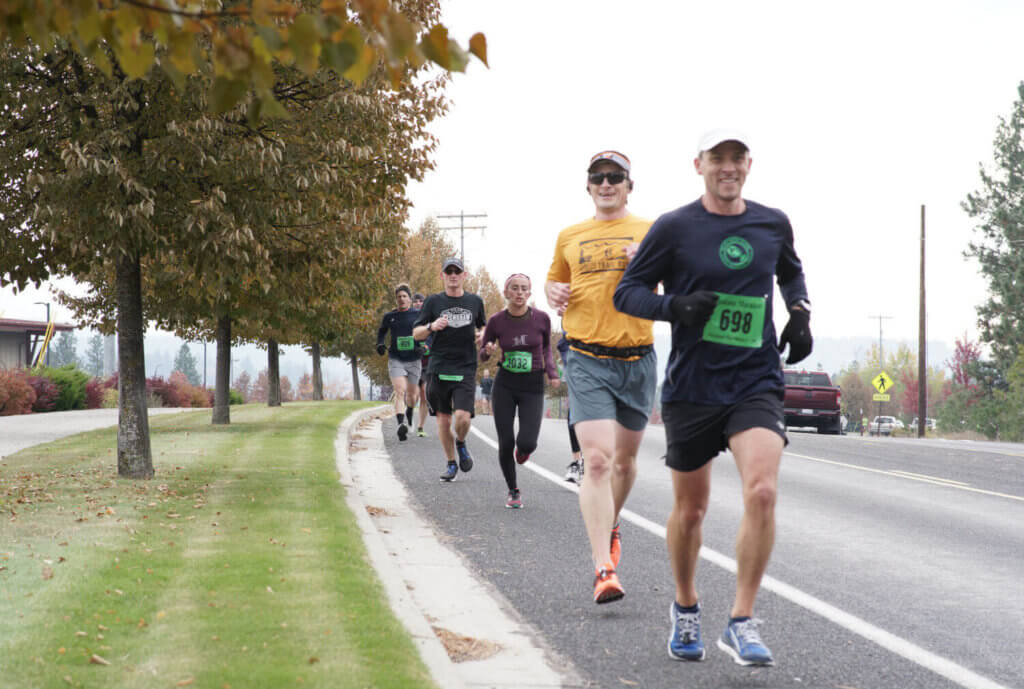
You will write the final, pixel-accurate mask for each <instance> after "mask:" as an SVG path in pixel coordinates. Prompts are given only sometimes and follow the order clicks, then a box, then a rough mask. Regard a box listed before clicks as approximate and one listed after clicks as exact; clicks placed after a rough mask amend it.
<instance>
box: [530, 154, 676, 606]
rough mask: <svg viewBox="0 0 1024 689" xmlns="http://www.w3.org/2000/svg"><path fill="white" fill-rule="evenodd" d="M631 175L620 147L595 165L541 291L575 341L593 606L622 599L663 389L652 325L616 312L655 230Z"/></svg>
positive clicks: (575, 411)
mask: <svg viewBox="0 0 1024 689" xmlns="http://www.w3.org/2000/svg"><path fill="white" fill-rule="evenodd" d="M629 172H630V163H629V158H627V157H626V156H624V155H623V154H621V153H619V152H617V151H603V152H601V153H598V154H597V155H595V156H594V157H593V158H591V159H590V165H589V166H588V168H587V192H588V193H589V194H590V197H591V199H592V200H593V202H594V209H595V214H594V217H593V218H591V219H590V220H586V221H584V222H582V223H579V224H578V225H573V226H572V227H568V228H566V229H564V230H562V232H561V233H559V235H558V241H557V243H556V245H555V254H554V257H553V259H552V261H551V268H550V270H549V271H548V277H547V282H546V284H545V286H544V291H545V293H546V295H547V299H548V304H550V305H551V307H552V308H554V309H555V310H556V311H557V312H558V314H559V315H563V316H564V318H563V324H564V325H565V334H566V337H567V338H568V340H569V356H568V360H567V362H566V370H565V379H566V381H567V382H568V384H569V409H570V413H571V414H572V418H573V420H574V421H575V424H576V433H577V435H579V439H580V444H581V445H582V447H583V454H584V456H585V457H586V458H587V471H586V473H585V474H584V475H583V482H582V484H580V511H581V512H582V514H583V522H584V524H585V525H586V528H587V537H588V538H589V540H590V550H591V557H592V558H593V561H594V573H595V576H594V602H595V603H608V602H611V601H614V600H618V599H620V598H622V597H623V596H624V595H625V591H624V590H623V588H622V584H621V583H620V582H619V578H618V575H617V574H616V571H615V569H616V567H617V566H618V564H619V557H620V556H621V552H622V541H621V538H620V534H619V524H618V518H619V512H620V511H621V510H622V506H623V505H624V504H625V502H626V498H627V497H628V496H629V491H630V489H631V488H632V487H633V481H635V480H636V453H637V449H638V448H639V446H640V441H641V439H642V438H643V434H644V427H645V426H646V425H647V418H648V416H649V415H650V413H651V406H652V404H653V402H654V389H655V385H656V383H657V375H656V367H657V361H656V357H655V354H654V345H653V343H654V332H653V327H652V326H653V324H652V323H651V322H650V321H646V320H642V319H639V318H634V317H633V316H627V315H626V314H623V313H619V312H618V311H616V310H615V308H614V307H613V306H612V294H613V293H614V292H615V286H616V285H617V284H618V282H619V278H620V277H621V276H622V272H623V271H624V270H625V269H626V264H627V263H628V262H629V260H630V258H631V257H632V256H633V254H634V253H635V252H636V248H637V243H638V242H639V241H640V240H641V239H643V238H644V236H645V235H646V234H647V230H648V228H649V227H650V222H649V221H647V220H643V219H641V218H638V217H636V216H635V215H632V214H631V213H629V211H628V210H627V209H626V201H627V199H628V197H629V193H630V191H632V189H633V180H632V179H630V177H629Z"/></svg>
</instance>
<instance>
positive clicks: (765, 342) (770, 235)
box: [614, 199, 807, 405]
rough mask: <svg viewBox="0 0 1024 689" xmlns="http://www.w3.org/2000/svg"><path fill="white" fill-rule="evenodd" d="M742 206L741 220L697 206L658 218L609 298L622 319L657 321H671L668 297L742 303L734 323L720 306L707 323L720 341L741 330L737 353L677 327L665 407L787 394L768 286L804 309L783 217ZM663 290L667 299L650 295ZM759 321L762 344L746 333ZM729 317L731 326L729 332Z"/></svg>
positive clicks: (776, 212)
mask: <svg viewBox="0 0 1024 689" xmlns="http://www.w3.org/2000/svg"><path fill="white" fill-rule="evenodd" d="M746 206H747V207H746V210H745V211H744V212H743V213H742V214H740V215H716V214H713V213H709V212H708V211H707V210H705V208H704V206H703V204H702V203H701V201H700V199H698V200H697V201H695V202H693V203H690V204H687V205H685V206H682V207H681V208H677V209H676V210H674V211H671V212H669V213H666V214H664V215H662V216H661V217H660V218H658V219H657V220H656V221H655V223H654V224H653V225H652V226H651V229H650V231H649V232H648V233H647V236H646V237H645V238H644V240H643V242H641V244H640V248H639V249H638V251H637V254H636V256H634V257H633V260H632V261H630V263H629V265H628V266H627V268H626V272H625V273H624V274H623V276H622V280H621V281H620V282H619V285H618V287H617V288H616V290H615V297H614V303H615V308H617V309H618V310H620V311H622V312H624V313H628V314H631V315H633V316H639V317H641V318H648V319H651V320H663V321H671V320H672V311H671V308H670V303H671V299H672V296H673V295H677V294H682V295H686V294H691V293H693V292H697V291H700V290H710V291H714V292H718V293H719V294H720V295H739V296H740V297H741V298H742V297H745V298H746V299H744V300H742V304H743V309H737V310H740V312H741V313H740V316H739V317H736V315H735V313H732V314H731V313H730V312H729V311H727V310H726V311H724V312H723V309H724V307H725V305H726V303H727V302H728V301H730V300H728V299H724V298H723V297H721V296H720V299H719V307H718V310H716V313H715V314H714V315H713V316H712V320H713V321H714V323H715V324H717V323H718V322H719V321H721V323H722V328H723V329H724V330H726V331H727V330H729V327H727V326H729V325H732V326H735V328H734V329H738V330H742V328H746V329H747V332H746V333H745V334H744V333H743V332H740V333H739V335H741V336H742V337H745V338H746V339H745V340H742V344H740V345H734V344H724V343H722V342H721V341H709V340H707V339H705V332H704V329H703V328H702V327H685V326H684V325H682V324H681V323H678V322H676V323H673V325H672V353H671V355H670V356H669V360H668V364H667V368H666V376H665V384H664V386H663V388H662V401H663V402H672V401H684V402H689V403H692V404H704V405H730V404H735V403H736V402H739V401H742V400H744V399H747V398H749V397H751V396H752V395H756V394H759V393H764V392H774V393H778V394H780V395H781V394H782V391H783V390H784V387H785V384H784V381H783V377H782V369H781V364H780V358H779V350H778V346H777V344H776V336H775V325H774V323H773V322H772V295H773V289H774V286H773V278H775V277H777V278H778V284H779V288H780V290H781V292H782V296H783V299H784V300H785V302H786V305H787V307H789V306H792V305H793V304H794V303H796V302H797V301H800V300H801V299H807V286H806V283H805V280H804V274H803V267H802V266H801V264H800V259H799V258H798V257H797V255H796V251H795V250H794V248H793V228H792V227H791V226H790V224H789V219H788V218H787V217H786V215H785V214H784V213H783V212H782V211H779V210H776V209H773V208H768V207H767V206H763V205H761V204H759V203H755V202H753V201H746ZM659 282H660V283H663V284H664V292H665V293H664V294H656V293H655V292H654V290H655V288H656V287H657V285H658V283H659ZM762 300H763V303H762ZM734 301H735V300H734ZM758 311H760V316H763V325H762V327H761V329H760V330H761V332H760V338H759V339H758V338H757V333H756V332H754V333H752V334H751V333H750V332H749V327H750V325H751V323H754V324H756V323H757V322H758V321H759V320H760V317H759V314H758V313H757V312H758ZM748 313H750V316H747V314H748ZM730 315H732V316H733V317H734V319H736V320H733V321H732V322H731V323H730V322H729V316H730ZM744 319H745V320H744ZM738 341H739V340H738Z"/></svg>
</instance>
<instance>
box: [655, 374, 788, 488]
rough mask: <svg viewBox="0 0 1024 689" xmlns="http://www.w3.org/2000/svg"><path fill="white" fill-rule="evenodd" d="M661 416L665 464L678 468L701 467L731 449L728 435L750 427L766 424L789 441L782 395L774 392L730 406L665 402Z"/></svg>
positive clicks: (684, 469)
mask: <svg viewBox="0 0 1024 689" xmlns="http://www.w3.org/2000/svg"><path fill="white" fill-rule="evenodd" d="M661 418H662V420H663V421H664V423H665V442H666V444H667V446H668V450H667V452H666V453H665V464H666V465H668V467H669V468H670V469H675V470H676V471H696V470H697V469H700V468H701V467H702V466H704V465H705V464H707V463H708V462H710V461H711V460H712V459H714V458H715V455H717V454H718V453H719V452H721V451H722V450H725V449H728V447H729V438H731V437H732V436H733V435H735V434H737V433H739V432H740V431H745V430H748V429H750V428H767V429H768V430H770V431H774V432H775V433H778V434H779V436H780V437H781V438H782V440H783V442H785V443H786V444H787V445H788V444H789V439H788V438H786V421H785V413H784V411H783V405H782V398H781V397H779V396H778V395H776V394H775V393H771V392H768V393H762V394H760V395H754V396H753V397H749V398H747V399H745V400H743V401H742V402H737V403H736V404H730V405H727V406H708V405H703V404H691V403H689V402H665V403H663V404H662V405H661Z"/></svg>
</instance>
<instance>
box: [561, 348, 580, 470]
mask: <svg viewBox="0 0 1024 689" xmlns="http://www.w3.org/2000/svg"><path fill="white" fill-rule="evenodd" d="M556 347H557V349H558V355H559V356H560V357H562V366H565V365H566V359H567V358H568V356H569V341H568V340H567V339H565V332H564V331H563V332H562V337H560V338H559V340H558V344H557V345H556ZM565 425H566V426H567V427H568V428H569V449H570V450H572V461H571V462H569V466H567V467H566V468H565V480H566V481H568V482H569V483H575V484H577V485H579V483H580V481H582V480H583V453H582V452H580V441H579V438H577V437H576V424H574V423H573V422H572V410H571V409H570V410H569V411H568V412H566V415H565Z"/></svg>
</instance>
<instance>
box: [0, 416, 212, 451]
mask: <svg viewBox="0 0 1024 689" xmlns="http://www.w3.org/2000/svg"><path fill="white" fill-rule="evenodd" d="M186 411H202V409H190V408H188V407H184V408H177V407H168V408H166V409H164V408H156V409H150V410H149V414H150V416H153V415H156V414H178V413H181V412H186ZM207 411H209V410H207ZM116 425H117V409H76V410H74V411H53V412H46V413H44V414H18V415H16V416H0V459H2V458H4V457H6V456H7V455H13V454H14V453H15V452H18V451H19V450H24V449H25V448H26V447H32V446H33V445H39V444H40V443H48V442H51V441H53V440H57V439H58V438H64V437H66V436H69V435H75V434H76V433H84V432H86V431H93V430H96V429H97V428H106V427H108V426H116Z"/></svg>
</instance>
